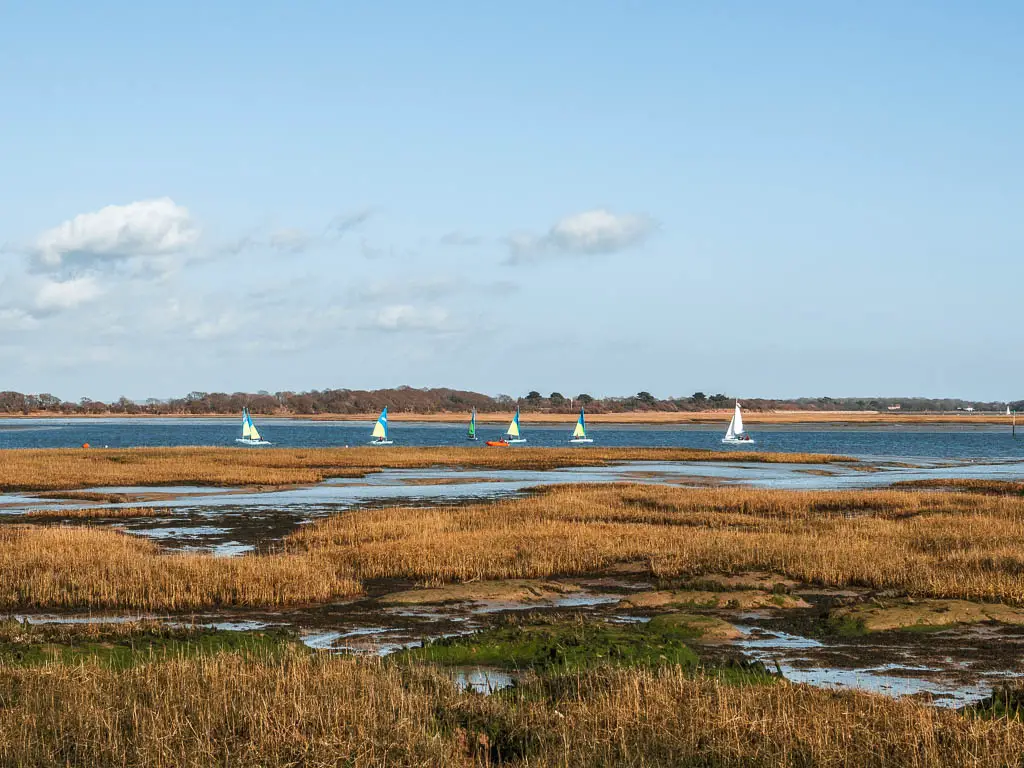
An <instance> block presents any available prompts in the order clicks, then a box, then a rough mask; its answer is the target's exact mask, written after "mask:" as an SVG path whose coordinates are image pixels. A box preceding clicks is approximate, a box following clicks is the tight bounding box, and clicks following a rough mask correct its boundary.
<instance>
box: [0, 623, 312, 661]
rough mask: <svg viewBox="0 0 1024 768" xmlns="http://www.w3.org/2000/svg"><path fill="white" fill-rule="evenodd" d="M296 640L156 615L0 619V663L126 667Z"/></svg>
mask: <svg viewBox="0 0 1024 768" xmlns="http://www.w3.org/2000/svg"><path fill="white" fill-rule="evenodd" d="M297 642H298V641H297V639H296V638H295V637H293V636H291V635H289V634H287V633H285V632H282V631H269V632H263V631H253V632H237V631H221V630H215V629H207V628H203V627H196V626H175V625H171V624H164V623H160V622H156V621H132V622H121V623H92V622H87V623H56V624H28V623H23V622H18V621H11V620H8V621H0V666H40V665H44V664H49V663H53V662H59V663H61V664H83V663H90V662H95V663H98V664H101V665H103V666H108V667H118V668H125V667H129V666H132V665H134V664H142V663H146V662H151V661H154V660H158V659H167V658H172V657H191V656H199V655H210V654H215V653H221V652H224V651H231V652H236V653H248V654H257V655H260V656H267V655H273V654H277V653H282V652H284V650H285V649H287V648H291V647H294V646H295V644H296V643H297Z"/></svg>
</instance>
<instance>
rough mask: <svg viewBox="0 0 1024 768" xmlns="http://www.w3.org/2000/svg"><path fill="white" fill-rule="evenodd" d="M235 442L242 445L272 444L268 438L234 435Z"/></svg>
mask: <svg viewBox="0 0 1024 768" xmlns="http://www.w3.org/2000/svg"><path fill="white" fill-rule="evenodd" d="M235 442H236V443H241V444H242V445H271V444H272V443H271V442H270V441H269V440H253V439H252V438H248V437H236V438H235Z"/></svg>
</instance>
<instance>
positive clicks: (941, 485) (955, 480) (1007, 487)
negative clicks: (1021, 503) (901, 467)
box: [893, 477, 1024, 496]
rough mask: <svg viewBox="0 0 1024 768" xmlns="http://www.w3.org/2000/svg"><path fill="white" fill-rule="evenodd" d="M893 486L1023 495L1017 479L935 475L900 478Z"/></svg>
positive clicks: (1023, 483)
mask: <svg viewBox="0 0 1024 768" xmlns="http://www.w3.org/2000/svg"><path fill="white" fill-rule="evenodd" d="M893 487H894V488H904V489H907V490H937V491H943V490H945V491H967V492H969V493H990V494H994V495H997V496H1000V495H1017V496H1024V482H1021V481H1019V480H980V479H972V478H967V477H935V478H929V479H927V480H901V481H900V482H898V483H893Z"/></svg>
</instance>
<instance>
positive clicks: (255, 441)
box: [235, 408, 270, 445]
mask: <svg viewBox="0 0 1024 768" xmlns="http://www.w3.org/2000/svg"><path fill="white" fill-rule="evenodd" d="M235 442H236V443H241V444H242V445H270V442H269V441H267V440H264V439H263V438H262V437H260V432H259V430H258V429H256V425H255V424H253V423H252V416H250V415H249V409H248V408H243V409H242V436H241V437H236V438H235Z"/></svg>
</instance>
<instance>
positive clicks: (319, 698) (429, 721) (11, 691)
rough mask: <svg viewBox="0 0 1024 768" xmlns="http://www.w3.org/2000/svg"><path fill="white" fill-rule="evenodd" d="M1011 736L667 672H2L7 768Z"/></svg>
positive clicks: (925, 748)
mask: <svg viewBox="0 0 1024 768" xmlns="http://www.w3.org/2000/svg"><path fill="white" fill-rule="evenodd" d="M1022 752H1024V725H1022V724H1021V723H1020V722H1018V721H1016V720H1012V719H1006V718H992V717H964V716H961V715H958V714H957V713H955V712H952V711H948V710H941V709H938V708H934V707H930V706H927V705H923V704H920V703H916V702H911V701H893V700H890V699H887V698H885V697H882V696H877V695H869V694H858V693H849V692H844V693H836V692H830V691H824V690H819V689H813V688H809V687H804V686H797V685H791V684H788V683H785V682H779V683H776V684H773V685H767V686H766V685H758V684H753V685H751V684H746V685H735V684H731V683H728V682H724V681H722V680H721V679H718V678H704V677H701V676H699V675H698V676H694V675H693V674H692V673H691V672H689V671H687V670H685V669H684V668H681V667H678V666H666V667H661V668H658V669H646V668H639V669H614V668H601V669H595V670H590V671H585V672H580V673H569V674H555V675H542V676H538V677H535V678H533V679H532V680H530V681H528V682H525V683H524V684H522V685H521V686H520V687H518V688H516V689H513V690H511V691H509V692H503V693H502V694H501V695H495V696H490V697H484V696H480V695H477V694H472V693H461V692H459V691H458V690H457V689H456V687H455V686H454V685H453V684H452V682H451V680H450V679H448V677H447V676H446V675H445V674H443V673H441V672H439V671H437V670H435V669H433V668H432V667H431V666H430V665H422V664H421V665H413V666H401V665H397V664H389V663H382V662H379V661H376V660H365V659H349V658H339V657H331V656H325V655H316V656H314V655H309V654H284V655H283V656H279V657H266V658H260V657H258V656H255V655H245V654H237V653H220V654H216V655H213V656H205V657H198V658H178V659H170V660H164V661H159V662H153V663H148V664H141V665H135V666H131V667H129V668H126V669H111V668H109V667H105V666H102V665H98V664H83V665H76V666H66V665H59V664H50V665H46V666H43V667H35V668H19V667H5V666H3V665H0V764H3V765H19V766H50V765H67V766H90V767H95V768H112V767H113V766H118V767H121V766H175V767H177V768H192V767H197V766H208V765H220V766H253V765H260V766H267V767H278V766H294V765H303V766H336V765H353V766H378V765H389V766H428V765H429V766H471V765H495V764H503V765H510V766H527V765H529V766H570V765H571V766H575V765H607V766H613V765H645V766H711V767H717V766H773V767H774V766H783V767H785V766H792V767H794V768H795V767H796V766H810V765H814V766H824V767H826V768H830V767H832V766H837V767H838V766H865V767H866V768H875V767H880V766H914V767H915V768H932V767H935V768H938V767H939V766H990V765H1017V764H1018V761H1019V757H1020V754H1021V753H1022Z"/></svg>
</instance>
